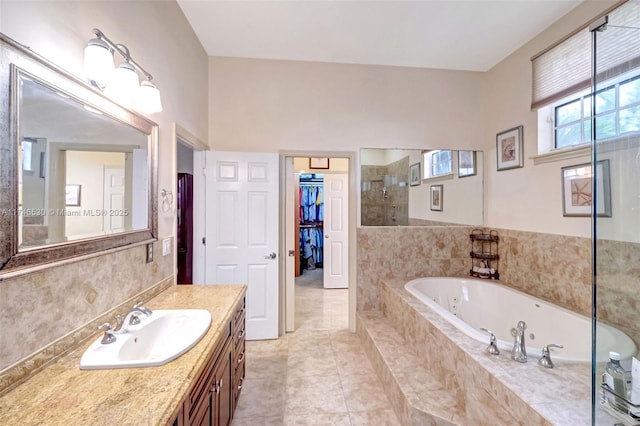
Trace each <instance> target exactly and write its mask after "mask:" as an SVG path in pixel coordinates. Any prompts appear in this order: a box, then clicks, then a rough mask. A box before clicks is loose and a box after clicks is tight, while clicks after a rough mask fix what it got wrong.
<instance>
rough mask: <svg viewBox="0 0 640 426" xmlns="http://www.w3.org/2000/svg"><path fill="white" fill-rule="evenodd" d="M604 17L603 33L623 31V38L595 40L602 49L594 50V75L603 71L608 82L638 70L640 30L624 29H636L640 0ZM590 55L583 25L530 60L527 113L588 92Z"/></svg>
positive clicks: (628, 2)
mask: <svg viewBox="0 0 640 426" xmlns="http://www.w3.org/2000/svg"><path fill="white" fill-rule="evenodd" d="M605 14H606V15H608V16H609V25H608V26H607V30H605V31H617V32H620V34H622V32H623V30H625V31H626V33H625V36H624V37H622V36H620V37H618V36H617V34H616V37H611V36H609V37H599V40H600V39H602V45H600V44H599V45H598V48H597V52H598V64H599V65H598V72H599V73H600V72H603V71H605V70H606V71H607V74H608V75H607V78H611V77H613V76H615V75H617V74H620V73H622V72H626V71H628V70H629V69H631V68H633V67H638V66H640V50H639V49H640V30H634V29H630V28H627V27H637V28H640V0H630V1H627V2H624V3H623V4H621V5H618V6H617V7H616V8H614V9H613V10H610V11H608V12H607V13H605ZM598 18H599V17H598ZM614 26H615V27H614ZM619 27H625V28H619ZM634 52H635V53H634ZM591 53H592V52H591V32H590V31H589V28H588V25H587V26H585V27H583V28H580V29H579V30H577V31H576V32H574V33H573V34H571V35H570V36H568V37H567V38H565V39H564V40H561V41H560V42H559V43H557V44H556V45H554V46H552V47H551V48H549V49H547V50H546V51H544V52H542V53H541V54H538V55H536V56H534V57H533V58H532V59H531V63H532V76H533V78H532V99H531V109H538V108H540V107H542V106H545V105H548V104H550V103H553V102H555V101H558V100H560V99H562V98H564V97H566V96H569V95H571V94H573V93H576V92H579V91H581V90H584V89H588V88H589V87H590V86H591ZM630 58H631V59H630Z"/></svg>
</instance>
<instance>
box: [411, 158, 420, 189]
mask: <svg viewBox="0 0 640 426" xmlns="http://www.w3.org/2000/svg"><path fill="white" fill-rule="evenodd" d="M421 182H422V179H420V163H416V164H412V165H411V166H409V185H411V186H418V185H420V183H421Z"/></svg>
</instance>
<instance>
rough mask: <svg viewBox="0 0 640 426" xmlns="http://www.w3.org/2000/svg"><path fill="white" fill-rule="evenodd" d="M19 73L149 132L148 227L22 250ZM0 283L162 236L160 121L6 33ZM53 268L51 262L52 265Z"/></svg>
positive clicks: (1, 49) (0, 52) (1, 68)
mask: <svg viewBox="0 0 640 426" xmlns="http://www.w3.org/2000/svg"><path fill="white" fill-rule="evenodd" d="M18 71H20V74H26V75H30V76H32V77H34V79H35V80H37V81H38V82H39V83H40V84H44V85H45V86H47V87H49V88H51V89H53V90H55V91H59V92H62V93H64V94H65V95H68V96H69V97H71V98H73V99H74V100H76V101H78V102H80V103H83V104H85V105H87V106H89V107H91V108H94V109H97V110H99V111H101V112H102V113H103V114H104V115H105V116H108V117H110V118H112V119H114V120H116V121H118V122H121V123H123V124H126V125H128V126H131V127H133V128H135V129H137V130H139V131H141V132H142V133H144V134H146V135H147V136H148V138H147V141H148V142H147V149H148V152H149V167H148V170H147V172H148V174H149V175H148V178H149V180H148V181H149V209H148V212H149V218H148V222H147V228H144V229H141V230H134V231H126V232H122V233H117V234H111V235H107V236H100V237H95V238H88V239H83V240H77V241H69V242H62V243H56V244H52V245H47V246H42V247H35V248H29V249H26V250H24V251H19V250H18V248H19V247H18V216H17V214H15V213H16V212H17V211H18V172H19V170H20V168H19V165H18V144H19V141H18V136H19V135H18V133H19V132H18V129H19V127H18V117H17V115H18V114H17V109H18V100H19V90H18V89H19V87H18V78H17V76H18ZM0 93H2V94H6V95H4V96H1V97H0V281H1V280H2V279H3V276H5V275H7V274H8V273H12V272H16V271H19V270H24V269H26V268H30V267H34V266H41V265H50V264H52V263H54V262H59V261H63V260H69V259H73V258H77V257H81V256H86V255H91V254H96V253H99V252H102V251H105V250H110V249H115V248H119V247H126V246H132V245H137V244H143V243H147V242H152V241H156V240H157V234H158V203H157V170H158V164H157V149H158V125H157V124H156V123H154V122H152V121H150V120H148V119H147V118H145V117H142V116H140V115H138V114H136V113H134V112H133V111H131V110H128V109H126V108H124V107H122V106H120V105H117V104H116V103H114V102H113V101H111V100H110V99H108V98H107V97H105V96H104V95H103V94H102V93H100V92H99V91H98V90H97V89H94V88H93V87H91V86H89V84H87V83H85V82H84V81H83V80H81V79H79V78H78V77H76V76H74V75H72V74H70V73H68V72H67V71H65V70H63V69H62V68H60V67H58V66H57V65H54V64H52V63H51V62H49V61H48V60H46V59H44V58H43V57H41V56H40V55H38V54H36V53H34V52H32V51H31V50H29V48H28V47H26V46H23V45H21V44H19V43H17V42H16V41H14V40H12V39H11V38H9V37H7V36H6V35H4V34H2V33H0ZM50 266H51V265H50Z"/></svg>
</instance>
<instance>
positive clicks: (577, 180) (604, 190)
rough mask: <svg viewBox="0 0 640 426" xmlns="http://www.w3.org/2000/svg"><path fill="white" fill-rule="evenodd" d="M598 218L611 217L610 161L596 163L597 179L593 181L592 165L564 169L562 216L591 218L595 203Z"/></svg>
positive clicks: (585, 164)
mask: <svg viewBox="0 0 640 426" xmlns="http://www.w3.org/2000/svg"><path fill="white" fill-rule="evenodd" d="M594 183H595V203H596V213H597V215H598V216H602V217H611V183H610V180H609V160H601V161H598V162H597V163H596V178H595V180H594V179H593V172H592V165H591V163H584V164H577V165H575V166H569V167H563V168H562V215H563V216H591V214H592V211H593V210H592V209H593V207H592V206H593V201H594V188H593V184H594Z"/></svg>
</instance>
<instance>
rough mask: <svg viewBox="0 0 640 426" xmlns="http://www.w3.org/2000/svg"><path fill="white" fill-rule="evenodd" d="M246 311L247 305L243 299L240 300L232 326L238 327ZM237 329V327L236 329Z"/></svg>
mask: <svg viewBox="0 0 640 426" xmlns="http://www.w3.org/2000/svg"><path fill="white" fill-rule="evenodd" d="M246 310H247V303H246V300H245V298H244V297H243V298H242V301H241V302H240V303H239V304H238V308H237V309H236V313H235V315H234V317H233V323H234V325H236V326H237V325H239V323H240V321H244V319H243V317H244V315H245V312H246ZM236 329H237V327H236Z"/></svg>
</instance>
